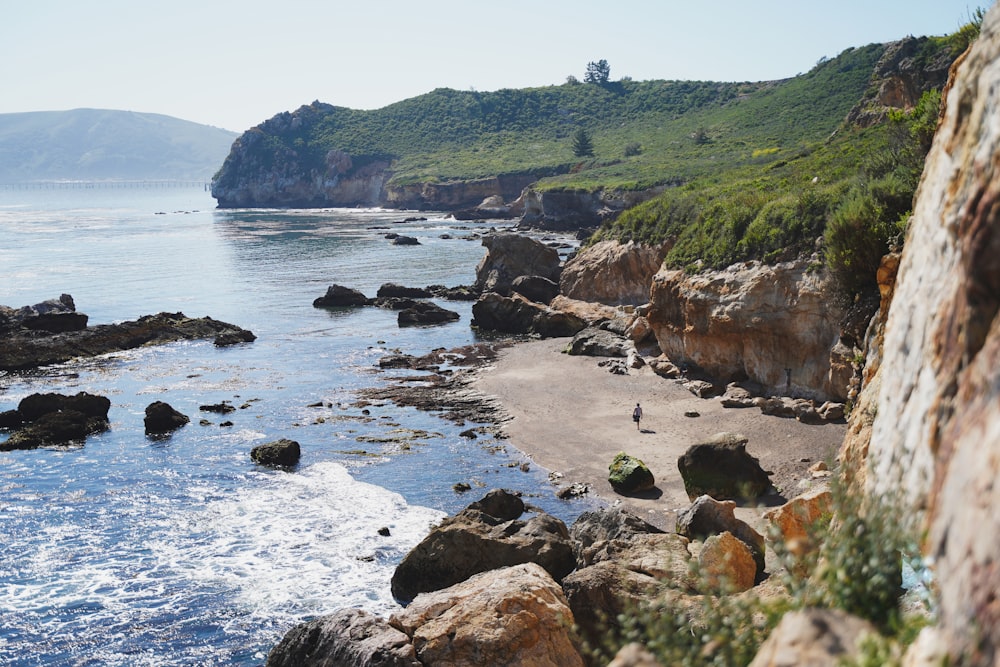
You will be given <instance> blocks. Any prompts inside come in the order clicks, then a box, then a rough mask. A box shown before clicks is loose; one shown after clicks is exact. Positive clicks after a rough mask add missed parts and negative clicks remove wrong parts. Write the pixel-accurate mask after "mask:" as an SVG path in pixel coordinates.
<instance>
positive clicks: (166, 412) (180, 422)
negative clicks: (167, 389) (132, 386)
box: [143, 401, 191, 435]
mask: <svg viewBox="0 0 1000 667" xmlns="http://www.w3.org/2000/svg"><path fill="white" fill-rule="evenodd" d="M190 421H191V419H190V418H189V417H188V416H187V415H184V414H181V413H180V412H178V411H177V410H175V409H174V408H173V407H172V406H171V405H170V404H169V403H164V402H163V401H154V402H153V403H150V404H149V405H147V406H146V416H145V418H144V419H143V425H144V426H145V428H146V435H163V434H166V433H171V432H173V431H176V430H177V429H179V428H181V427H182V426H186V425H187V424H188V423H189V422H190Z"/></svg>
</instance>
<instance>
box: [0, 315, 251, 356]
mask: <svg viewBox="0 0 1000 667" xmlns="http://www.w3.org/2000/svg"><path fill="white" fill-rule="evenodd" d="M9 311H10V309H6V310H5V311H4V312H8V313H9ZM6 321H7V322H9V321H10V320H9V319H8V320H6ZM226 334H233V335H236V336H238V337H239V338H240V339H241V340H253V339H254V335H253V334H252V333H251V332H249V331H247V330H246V329H242V328H240V327H238V326H235V325H233V324H227V323H226V322H220V321H219V320H213V319H212V318H210V317H200V318H192V317H187V316H186V315H185V314H184V313H159V314H157V315H145V316H143V317H140V318H139V319H137V320H130V321H127V322H120V323H118V324H101V325H97V326H91V327H87V328H85V329H82V330H72V331H59V332H55V333H53V332H51V331H45V330H36V329H29V328H26V327H23V326H20V325H18V326H17V327H16V328H15V329H13V330H10V329H8V330H7V331H6V335H0V370H8V371H11V370H26V369H29V368H37V367H39V366H46V365H49V364H57V363H62V362H65V361H69V360H70V359H75V358H80V357H96V356H99V355H102V354H108V353H110V352H120V351H122V350H131V349H134V348H137V347H142V346H145V345H162V344H164V343H171V342H174V341H178V340H199V339H212V338H217V337H220V336H224V335H226Z"/></svg>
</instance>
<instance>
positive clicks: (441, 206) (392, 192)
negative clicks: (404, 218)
mask: <svg viewBox="0 0 1000 667" xmlns="http://www.w3.org/2000/svg"><path fill="white" fill-rule="evenodd" d="M535 180H536V177H535V176H530V175H526V174H520V175H517V174H511V175H501V176H494V177H492V178H482V179H477V180H473V181H451V182H445V183H413V184H409V185H392V184H389V185H388V186H387V187H386V188H385V196H384V197H383V201H382V202H381V205H382V206H388V207H392V208H414V209H427V210H431V209H433V210H444V211H455V210H459V209H467V208H473V207H475V206H478V205H480V204H481V203H482V202H483V201H484V200H486V199H489V198H491V197H500V198H501V199H503V200H504V201H512V200H514V199H517V197H518V196H519V195H520V193H521V191H522V190H524V188H525V187H527V186H528V185H530V184H531V183H534V182H535Z"/></svg>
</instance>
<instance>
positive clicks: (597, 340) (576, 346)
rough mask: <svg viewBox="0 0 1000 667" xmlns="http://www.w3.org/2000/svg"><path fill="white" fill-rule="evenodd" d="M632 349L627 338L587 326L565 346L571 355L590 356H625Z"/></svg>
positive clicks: (630, 342) (631, 344)
mask: <svg viewBox="0 0 1000 667" xmlns="http://www.w3.org/2000/svg"><path fill="white" fill-rule="evenodd" d="M634 350H635V346H634V345H633V343H632V341H630V340H629V339H628V338H625V337H624V336H621V335H619V334H617V333H614V332H613V331H607V330H605V329H601V328H599V327H587V328H586V329H584V330H583V331H580V332H579V333H577V334H576V335H575V336H573V340H571V341H570V343H569V345H568V346H567V347H566V352H567V353H569V354H571V355H586V356H590V357H627V356H628V355H629V352H631V351H634Z"/></svg>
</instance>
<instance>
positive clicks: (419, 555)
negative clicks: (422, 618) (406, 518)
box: [391, 490, 576, 603]
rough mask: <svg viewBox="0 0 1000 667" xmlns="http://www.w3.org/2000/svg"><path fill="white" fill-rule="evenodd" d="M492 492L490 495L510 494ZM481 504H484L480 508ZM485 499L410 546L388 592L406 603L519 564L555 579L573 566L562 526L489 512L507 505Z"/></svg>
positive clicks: (548, 519) (553, 521)
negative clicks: (529, 565) (533, 566)
mask: <svg viewBox="0 0 1000 667" xmlns="http://www.w3.org/2000/svg"><path fill="white" fill-rule="evenodd" d="M510 495H512V494H509V493H507V492H506V491H498V490H494V491H491V492H490V496H501V498H502V497H503V496H510ZM483 503H485V504H483ZM509 505H510V503H509V502H508V501H506V500H497V499H489V500H485V499H484V501H480V504H479V505H475V506H469V507H466V508H465V509H464V510H462V511H461V512H459V513H458V514H456V515H455V516H453V517H449V518H447V519H445V520H444V521H443V522H442V523H441V524H440V525H439V526H437V527H436V528H434V529H433V530H432V531H431V532H430V534H428V535H427V537H425V538H424V539H423V540H422V541H421V542H420V543H419V544H418V545H417V546H415V547H414V548H413V549H412V550H411V551H410V552H409V553H408V554H406V556H405V557H404V558H403V560H402V561H401V562H400V564H399V565H398V566H397V567H396V571H395V572H394V573H393V575H392V582H391V587H392V594H393V596H394V597H396V599H398V600H400V601H402V602H404V603H405V602H409V601H410V600H412V599H413V598H414V597H416V596H417V594H419V593H425V592H428V591H435V590H440V589H442V588H447V587H448V586H452V585H454V584H457V583H459V582H461V581H464V580H466V579H468V578H469V577H471V576H472V575H474V574H477V573H479V572H486V571H487V570H494V569H497V568H501V567H508V566H511V565H517V564H519V563H538V564H539V565H541V566H542V567H544V568H545V570H546V571H548V572H549V574H551V575H552V577H554V578H555V579H557V580H560V579H562V578H563V577H565V576H566V575H567V574H569V573H570V572H571V571H572V570H573V568H574V567H576V559H575V557H574V556H573V548H572V546H571V544H570V541H569V531H568V530H567V529H566V525H565V524H564V523H563V522H562V521H560V520H559V519H556V518H555V517H553V516H550V515H548V514H545V513H539V514H537V515H535V516H534V517H532V518H530V519H528V520H526V521H522V520H520V518H519V517H520V516H521V515H520V513H519V514H518V516H517V517H511V513H510V512H509V511H507V510H504V511H499V513H500V516H494V515H493V514H490V513H489V512H490V511H497V510H491V509H490V508H492V507H497V506H500V507H509Z"/></svg>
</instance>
